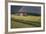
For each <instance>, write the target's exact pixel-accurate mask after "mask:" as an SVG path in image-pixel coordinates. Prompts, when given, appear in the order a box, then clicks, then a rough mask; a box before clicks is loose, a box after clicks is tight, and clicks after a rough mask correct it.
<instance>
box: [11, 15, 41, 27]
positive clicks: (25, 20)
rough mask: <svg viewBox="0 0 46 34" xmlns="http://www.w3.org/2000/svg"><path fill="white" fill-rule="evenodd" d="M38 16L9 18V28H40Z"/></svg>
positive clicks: (13, 16) (14, 16)
mask: <svg viewBox="0 0 46 34" xmlns="http://www.w3.org/2000/svg"><path fill="white" fill-rule="evenodd" d="M40 19H41V18H40V16H16V15H12V16H11V28H28V27H40V26H41V21H40Z"/></svg>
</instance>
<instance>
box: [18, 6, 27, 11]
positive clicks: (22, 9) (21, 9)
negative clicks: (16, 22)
mask: <svg viewBox="0 0 46 34" xmlns="http://www.w3.org/2000/svg"><path fill="white" fill-rule="evenodd" d="M24 8H25V7H22V8H20V9H19V11H18V12H27V10H26V9H24Z"/></svg>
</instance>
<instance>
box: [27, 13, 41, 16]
mask: <svg viewBox="0 0 46 34" xmlns="http://www.w3.org/2000/svg"><path fill="white" fill-rule="evenodd" d="M27 15H34V16H41V14H36V13H27Z"/></svg>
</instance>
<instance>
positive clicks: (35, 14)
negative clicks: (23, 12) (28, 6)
mask: <svg viewBox="0 0 46 34" xmlns="http://www.w3.org/2000/svg"><path fill="white" fill-rule="evenodd" d="M16 13H17V12H11V14H16ZM27 15H34V16H41V14H37V13H27Z"/></svg>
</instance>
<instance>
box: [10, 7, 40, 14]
mask: <svg viewBox="0 0 46 34" xmlns="http://www.w3.org/2000/svg"><path fill="white" fill-rule="evenodd" d="M22 7H24V8H23V10H26V11H27V12H28V13H37V14H41V7H34V6H11V11H12V12H17V11H19V10H20V9H21V8H22Z"/></svg>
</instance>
